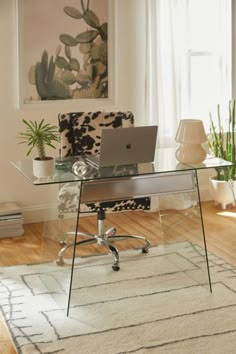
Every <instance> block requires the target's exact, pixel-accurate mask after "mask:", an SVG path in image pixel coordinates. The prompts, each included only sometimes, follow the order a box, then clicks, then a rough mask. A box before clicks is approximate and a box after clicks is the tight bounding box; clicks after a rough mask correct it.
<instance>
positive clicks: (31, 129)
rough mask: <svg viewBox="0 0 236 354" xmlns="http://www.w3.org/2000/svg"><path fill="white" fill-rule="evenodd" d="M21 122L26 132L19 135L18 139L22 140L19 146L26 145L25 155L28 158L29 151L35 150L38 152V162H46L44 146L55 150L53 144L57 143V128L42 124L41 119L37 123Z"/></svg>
mask: <svg viewBox="0 0 236 354" xmlns="http://www.w3.org/2000/svg"><path fill="white" fill-rule="evenodd" d="M22 122H23V123H24V124H25V125H26V132H24V133H19V138H20V139H22V141H21V142H20V144H27V145H28V146H29V147H30V148H29V150H28V152H27V154H26V156H28V155H29V154H30V153H31V151H32V150H33V149H34V148H36V149H37V150H38V158H37V159H38V160H47V159H48V157H47V156H46V152H45V146H50V147H52V148H53V149H56V147H55V145H53V142H58V141H59V134H58V127H57V126H54V125H50V124H49V123H44V119H42V120H41V121H40V122H39V123H38V122H37V121H31V120H29V121H26V120H25V119H23V120H22Z"/></svg>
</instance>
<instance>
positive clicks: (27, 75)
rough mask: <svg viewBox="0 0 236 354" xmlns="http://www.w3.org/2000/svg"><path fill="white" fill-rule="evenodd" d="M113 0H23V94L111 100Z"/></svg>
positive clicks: (34, 98)
mask: <svg viewBox="0 0 236 354" xmlns="http://www.w3.org/2000/svg"><path fill="white" fill-rule="evenodd" d="M113 6H114V5H113V0H40V1H38V0H18V18H19V76H20V80H19V83H20V87H19V88H20V89H19V100H20V103H22V104H23V105H27V104H33V103H43V102H45V101H48V102H52V101H62V100H63V101H65V100H91V99H92V100H98V99H99V100H104V99H105V100H110V99H112V95H113V92H112V91H113V88H112V87H113V84H112V80H113V75H112V72H113V70H114V68H113V60H112V55H113V48H114V45H113V43H114V37H113V34H114V33H113V22H114V21H113V16H112V13H113Z"/></svg>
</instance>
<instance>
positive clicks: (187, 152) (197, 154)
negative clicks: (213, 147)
mask: <svg viewBox="0 0 236 354" xmlns="http://www.w3.org/2000/svg"><path fill="white" fill-rule="evenodd" d="M175 157H176V159H177V160H178V161H179V162H181V163H185V164H197V163H201V162H202V161H204V160H205V158H206V151H205V150H204V149H203V147H202V146H201V144H181V145H180V146H179V147H178V148H177V150H176V153H175Z"/></svg>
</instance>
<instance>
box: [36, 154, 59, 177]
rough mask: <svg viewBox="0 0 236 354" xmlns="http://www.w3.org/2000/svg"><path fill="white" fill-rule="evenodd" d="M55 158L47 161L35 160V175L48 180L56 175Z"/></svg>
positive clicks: (49, 158)
mask: <svg viewBox="0 0 236 354" xmlns="http://www.w3.org/2000/svg"><path fill="white" fill-rule="evenodd" d="M54 168H55V167H54V158H53V157H47V160H39V158H38V157H37V158H35V159H33V174H34V176H35V177H37V178H46V177H50V176H53V175H54Z"/></svg>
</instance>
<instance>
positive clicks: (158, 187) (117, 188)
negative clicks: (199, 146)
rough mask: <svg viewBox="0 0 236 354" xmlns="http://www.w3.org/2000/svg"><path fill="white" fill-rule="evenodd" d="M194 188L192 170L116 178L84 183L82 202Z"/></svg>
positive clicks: (129, 197)
mask: <svg viewBox="0 0 236 354" xmlns="http://www.w3.org/2000/svg"><path fill="white" fill-rule="evenodd" d="M193 189H194V177H193V173H192V172H188V173H172V174H162V175H160V174H159V175H145V176H141V177H131V178H114V179H109V180H104V181H90V182H84V183H83V190H82V199H81V202H82V203H90V202H97V201H101V202H102V201H112V200H122V199H132V198H135V197H136V198H138V197H147V196H152V195H157V194H161V193H178V192H183V191H185V192H187V191H191V190H193Z"/></svg>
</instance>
